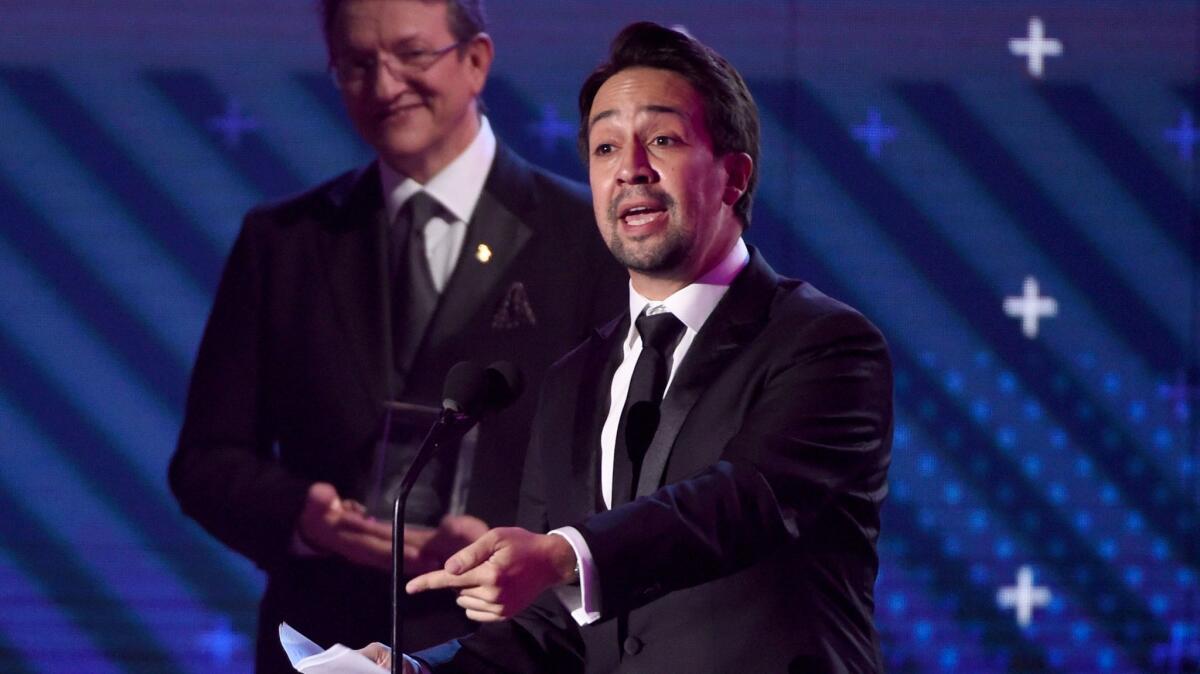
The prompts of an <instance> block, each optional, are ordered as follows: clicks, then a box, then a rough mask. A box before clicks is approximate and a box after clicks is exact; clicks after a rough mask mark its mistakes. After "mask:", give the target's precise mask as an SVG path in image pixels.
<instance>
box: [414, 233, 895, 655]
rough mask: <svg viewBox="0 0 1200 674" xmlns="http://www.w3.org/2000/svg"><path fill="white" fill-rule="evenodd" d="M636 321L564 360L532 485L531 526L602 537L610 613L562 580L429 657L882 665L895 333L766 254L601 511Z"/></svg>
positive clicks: (687, 361)
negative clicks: (633, 483) (579, 609)
mask: <svg viewBox="0 0 1200 674" xmlns="http://www.w3.org/2000/svg"><path fill="white" fill-rule="evenodd" d="M628 325H629V318H628V317H627V316H626V317H623V318H621V319H620V320H617V321H614V322H612V323H610V324H609V325H607V326H606V327H605V328H604V329H602V330H601V331H599V332H597V333H596V334H595V335H593V336H592V337H591V338H590V339H589V340H588V341H587V342H586V343H584V344H583V345H582V346H581V347H580V348H578V349H576V350H575V351H573V352H572V353H571V354H570V355H568V356H567V357H566V358H564V359H563V360H562V361H561V362H560V363H558V364H557V365H556V366H555V367H554V368H553V369H552V371H551V373H550V375H549V376H548V377H547V380H546V383H545V385H544V388H543V394H542V396H541V402H540V405H539V410H538V416H537V417H536V419H535V424H534V437H533V440H532V443H531V446H530V451H529V457H528V462H527V464H526V469H525V474H524V482H523V486H522V502H521V515H520V521H521V524H522V525H524V526H526V527H527V528H531V529H533V530H536V531H545V530H548V529H552V528H555V527H561V526H564V525H573V526H575V527H576V528H578V529H579V531H580V532H581V534H582V535H583V537H584V538H585V540H586V541H587V542H588V546H589V548H590V549H591V552H592V554H593V556H594V558H595V562H596V568H597V570H598V575H599V584H600V588H601V595H602V600H601V605H602V611H603V617H602V619H601V621H600V622H599V623H596V624H593V625H589V626H587V627H584V628H577V627H575V624H574V622H573V621H572V620H571V619H570V617H569V616H567V615H566V614H565V611H564V610H562V608H561V605H559V604H557V602H556V600H555V599H554V598H553V597H552V596H550V595H549V593H548V594H547V595H545V596H543V597H542V598H540V599H539V601H538V602H536V603H535V604H534V605H533V606H532V607H531V608H530V609H529V610H527V611H525V612H523V613H522V614H521V615H520V616H518V617H517V618H515V619H514V620H510V621H508V622H505V623H500V624H496V625H489V626H487V627H485V628H483V629H482V630H480V631H479V632H478V633H477V634H475V635H474V636H473V637H470V638H467V639H462V640H459V641H457V642H453V643H452V644H449V645H447V646H444V647H440V648H437V649H432V650H429V651H426V652H423V653H420V654H418V655H419V657H421V658H422V659H425V660H426V661H427V662H429V663H430V664H431V665H433V666H434V668H435V670H436V671H439V672H459V671H461V672H491V671H520V672H556V673H561V672H576V671H586V672H612V671H620V672H714V673H727V672H819V673H825V672H878V671H881V667H882V666H881V661H880V655H879V646H878V637H877V634H876V631H875V628H874V624H873V618H872V613H873V608H874V600H873V591H874V583H875V576H876V571H877V566H878V561H877V556H876V547H875V546H876V541H877V538H878V535H879V509H880V504H881V502H882V500H883V498H884V496H885V494H886V492H887V482H886V473H887V468H888V464H889V461H890V446H891V430H892V378H891V364H890V360H889V356H888V352H887V347H886V344H885V342H884V339H883V337H882V336H881V335H880V334H879V332H878V331H877V330H876V329H875V327H874V326H873V325H871V324H870V323H869V322H868V321H867V320H866V319H865V318H863V317H862V315H860V314H859V313H857V312H856V311H854V310H853V309H851V308H849V307H847V306H845V305H843V304H841V303H839V302H837V301H835V300H832V299H830V298H828V297H826V296H825V295H823V294H821V293H820V292H819V291H817V290H816V289H814V288H813V287H812V286H811V285H808V284H805V283H803V282H800V281H795V280H791V279H785V278H780V277H778V276H777V275H776V274H775V273H774V272H773V271H772V270H771V269H770V267H768V266H767V264H766V263H765V262H764V261H763V260H762V258H761V257H760V256H759V254H758V253H757V251H752V256H751V260H750V263H749V265H748V266H747V268H746V269H745V270H744V271H743V272H742V273H741V274H740V275H739V276H738V278H737V279H736V280H735V281H734V283H733V284H732V285H731V287H730V289H729V291H728V293H727V294H726V296H725V297H724V298H723V299H722V301H721V302H720V304H719V305H718V306H717V308H716V309H715V310H714V312H713V314H712V315H711V317H710V318H709V320H708V321H707V322H706V323H705V325H704V327H703V328H702V329H701V331H700V333H699V334H698V335H697V337H696V339H695V341H694V342H693V344H692V346H691V349H690V350H689V351H688V353H687V355H686V356H685V358H684V360H683V361H682V363H681V364H680V366H679V368H678V370H677V372H676V375H675V379H674V381H673V382H672V384H671V388H670V390H668V392H667V394H666V397H665V399H664V401H663V404H662V418H661V422H660V426H659V429H658V432H657V434H656V435H655V438H654V440H653V442H652V443H651V445H650V448H649V450H648V452H647V456H646V459H645V463H644V465H643V469H642V474H641V478H640V481H639V488H638V492H639V494H643V496H642V498H639V499H637V500H636V501H633V502H632V503H629V504H627V505H624V506H621V507H618V508H615V509H613V510H608V511H602V512H597V508H596V506H595V503H596V500H597V498H596V494H595V490H596V488H597V485H598V484H599V483H598V479H597V477H596V471H597V465H598V458H597V457H598V452H599V440H598V437H599V429H600V424H601V423H602V421H603V418H604V414H605V413H606V412H607V409H608V400H607V397H608V396H607V391H608V383H609V382H610V381H611V371H612V369H613V359H614V355H615V354H617V349H618V348H619V346H618V342H619V341H620V340H621V339H622V338H623V337H624V336H625V334H626V331H627V330H628ZM615 357H617V358H619V355H616V356H615ZM568 486H569V488H568ZM618 619H619V620H627V621H628V635H629V637H628V638H627V639H626V640H625V641H624V642H623V643H619V642H618V639H617V628H616V624H617V623H618V621H619V620H618Z"/></svg>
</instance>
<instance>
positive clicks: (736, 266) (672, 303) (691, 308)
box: [550, 238, 750, 625]
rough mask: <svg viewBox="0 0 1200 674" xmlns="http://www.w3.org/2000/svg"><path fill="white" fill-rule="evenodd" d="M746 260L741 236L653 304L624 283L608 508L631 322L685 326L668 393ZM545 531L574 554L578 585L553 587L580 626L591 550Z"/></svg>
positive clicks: (605, 457)
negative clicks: (658, 319) (662, 317)
mask: <svg viewBox="0 0 1200 674" xmlns="http://www.w3.org/2000/svg"><path fill="white" fill-rule="evenodd" d="M749 262H750V251H749V250H748V249H747V248H746V243H745V242H744V241H742V240H741V239H740V238H739V239H738V240H737V243H736V244H734V246H733V248H731V249H730V251H729V254H728V255H726V256H725V258H724V259H723V260H721V261H720V262H719V263H717V266H715V267H713V268H712V269H710V270H709V271H707V272H705V273H704V274H703V275H701V276H700V278H698V279H696V280H695V281H694V282H693V283H692V284H691V285H688V286H685V287H683V288H681V289H679V290H677V291H675V293H674V294H672V295H671V296H670V297H668V298H667V299H665V300H663V301H661V302H656V301H653V300H648V299H646V298H645V297H642V296H641V295H639V294H638V292H637V291H636V290H634V289H633V284H632V283H630V285H629V332H627V333H626V334H625V339H624V341H623V346H622V350H623V356H622V358H621V364H620V365H619V366H618V367H617V370H616V372H614V373H613V378H612V386H611V388H610V389H609V406H608V416H607V417H605V419H604V426H603V428H602V429H601V431H600V488H601V492H602V495H603V497H604V504H605V505H607V506H609V507H610V508H611V507H612V481H613V455H614V453H615V449H616V444H617V425H618V424H619V423H620V420H621V410H622V409H623V408H624V407H625V398H626V397H627V396H628V394H629V382H630V379H632V377H633V368H634V366H635V365H636V364H637V360H638V356H640V355H641V353H642V338H641V336H640V335H639V334H638V331H637V327H636V324H635V321H636V320H637V318H638V316H640V315H641V314H642V312H643V310H644V311H645V312H646V313H647V314H651V315H653V314H658V313H662V312H664V311H666V312H669V313H671V314H674V315H675V317H676V318H678V319H679V320H680V322H682V323H683V325H684V327H685V328H686V329H685V330H684V333H683V337H682V338H681V339H680V341H679V345H678V346H676V347H675V351H674V352H673V353H672V354H671V359H670V363H669V364H668V367H669V371H668V375H667V387H666V389H664V392H663V397H664V398H665V397H666V396H667V394H668V393H669V392H670V391H671V383H672V382H673V381H674V380H675V372H676V371H677V370H678V369H679V364H680V363H682V362H683V359H684V357H686V356H687V352H688V349H690V348H691V346H692V342H693V341H695V339H696V333H698V332H700V328H702V327H703V326H704V323H705V322H706V321H707V320H708V317H709V316H710V315H711V314H712V312H713V309H715V308H716V307H717V303H718V302H720V301H721V298H722V297H724V296H725V293H726V291H728V290H729V284H730V283H732V282H733V279H734V278H736V277H737V275H738V274H739V273H740V272H741V271H742V269H744V268H745V267H746V265H747V264H748V263H749ZM550 533H552V534H556V535H559V536H562V537H563V538H565V539H567V542H568V543H570V544H571V548H572V549H573V550H574V551H575V557H576V559H577V560H578V562H579V586H578V587H574V586H561V587H558V588H555V592H556V594H558V598H559V600H560V601H562V603H563V605H564V606H566V607H567V609H568V610H569V611H570V612H571V617H572V618H574V619H575V622H577V623H579V624H580V625H587V624H589V623H592V622H595V621H596V620H598V619H599V618H600V606H599V601H600V587H599V583H600V579H599V578H598V576H597V573H596V567H595V564H594V563H593V561H592V554H591V551H590V550H589V549H588V546H587V542H586V541H584V539H583V536H582V535H580V533H579V531H578V530H576V529H575V528H574V527H563V528H561V529H555V530H553V531H551V532H550Z"/></svg>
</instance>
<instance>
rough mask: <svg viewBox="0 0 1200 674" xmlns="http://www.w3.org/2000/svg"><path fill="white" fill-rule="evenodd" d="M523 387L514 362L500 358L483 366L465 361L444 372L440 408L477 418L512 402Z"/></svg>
mask: <svg viewBox="0 0 1200 674" xmlns="http://www.w3.org/2000/svg"><path fill="white" fill-rule="evenodd" d="M524 390H525V378H524V377H522V376H521V370H520V369H518V368H517V366H516V365H513V364H512V363H510V362H508V361H506V360H501V361H496V362H495V363H492V364H491V365H489V366H487V368H486V369H485V368H482V367H479V365H477V364H475V363H472V362H471V361H467V360H464V361H463V362H461V363H458V364H457V365H455V366H454V367H452V368H450V372H449V373H447V374H446V383H445V386H444V387H443V388H442V409H443V410H450V411H452V412H454V413H457V414H460V415H463V416H465V417H468V418H470V419H472V420H475V421H478V420H479V419H482V418H483V417H485V416H487V415H489V414H492V413H495V412H499V411H500V410H502V409H504V408H505V407H508V406H509V405H511V404H512V403H513V402H515V401H516V400H517V398H519V397H521V393H522V392H523V391H524Z"/></svg>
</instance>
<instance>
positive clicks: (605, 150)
mask: <svg viewBox="0 0 1200 674" xmlns="http://www.w3.org/2000/svg"><path fill="white" fill-rule="evenodd" d="M612 151H613V146H612V144H610V143H600V144H599V145H597V146H596V149H595V150H594V153H595V154H609V153H611V152H612Z"/></svg>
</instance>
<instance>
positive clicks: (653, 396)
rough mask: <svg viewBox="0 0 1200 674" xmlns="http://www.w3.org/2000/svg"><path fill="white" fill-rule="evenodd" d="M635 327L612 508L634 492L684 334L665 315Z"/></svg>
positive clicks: (619, 430) (641, 321) (617, 446)
mask: <svg viewBox="0 0 1200 674" xmlns="http://www.w3.org/2000/svg"><path fill="white" fill-rule="evenodd" d="M636 326H637V331H638V334H639V335H641V336H642V353H641V355H639V356H638V359H637V364H636V365H634V367H633V376H632V377H631V378H630V380H629V394H628V395H627V396H626V398H625V406H624V407H623V408H622V409H621V420H620V422H619V423H618V424H617V438H616V444H615V447H614V455H613V484H612V504H613V507H614V508H615V507H617V506H619V505H621V504H622V503H626V502H628V501H629V500H631V499H632V497H633V494H634V490H636V489H637V479H638V474H639V473H640V472H641V468H642V457H643V455H644V454H645V452H646V448H647V447H648V446H649V445H650V440H651V439H652V438H653V437H654V431H655V430H656V429H657V427H658V406H659V403H661V402H662V398H663V391H664V390H665V389H666V387H667V376H668V375H669V374H670V367H669V363H670V359H671V353H672V352H674V351H675V346H676V344H678V342H679V338H680V336H681V335H683V331H684V325H683V323H681V322H680V321H679V319H678V318H675V316H673V315H672V314H670V313H667V312H663V313H659V314H654V315H653V316H650V315H646V314H643V315H642V316H640V317H638V319H637V323H636ZM631 454H633V455H634V456H631Z"/></svg>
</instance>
